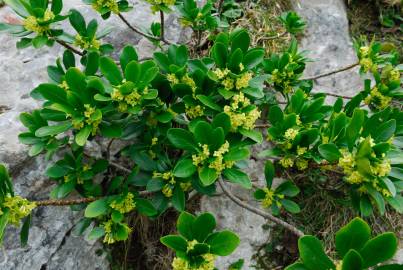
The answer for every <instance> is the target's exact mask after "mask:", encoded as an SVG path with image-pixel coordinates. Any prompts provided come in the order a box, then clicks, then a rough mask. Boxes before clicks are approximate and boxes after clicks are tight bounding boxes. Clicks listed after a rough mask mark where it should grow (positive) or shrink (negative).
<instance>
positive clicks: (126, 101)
mask: <svg viewBox="0 0 403 270" xmlns="http://www.w3.org/2000/svg"><path fill="white" fill-rule="evenodd" d="M147 92H148V89H147V88H146V89H144V90H143V93H144V94H147ZM111 98H112V100H114V101H118V102H119V105H118V111H119V112H126V111H127V109H128V106H131V107H134V106H136V105H139V104H140V102H141V95H140V94H139V92H138V91H137V90H136V89H134V90H133V91H132V92H131V93H130V94H128V95H123V94H122V93H121V92H120V91H119V89H116V88H115V89H113V92H112V94H111Z"/></svg>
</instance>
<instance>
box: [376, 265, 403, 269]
mask: <svg viewBox="0 0 403 270" xmlns="http://www.w3.org/2000/svg"><path fill="white" fill-rule="evenodd" d="M402 269H403V264H388V265H382V266H378V267H376V268H375V270H402Z"/></svg>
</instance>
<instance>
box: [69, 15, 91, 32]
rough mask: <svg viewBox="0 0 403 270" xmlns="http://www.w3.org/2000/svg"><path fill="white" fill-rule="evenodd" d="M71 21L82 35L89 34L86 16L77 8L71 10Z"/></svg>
mask: <svg viewBox="0 0 403 270" xmlns="http://www.w3.org/2000/svg"><path fill="white" fill-rule="evenodd" d="M69 21H70V24H71V26H73V28H74V29H75V30H76V31H77V32H78V33H79V34H80V35H82V36H86V35H87V26H86V24H85V20H84V17H83V16H82V15H81V13H80V12H78V11H77V10H75V9H71V10H70V16H69Z"/></svg>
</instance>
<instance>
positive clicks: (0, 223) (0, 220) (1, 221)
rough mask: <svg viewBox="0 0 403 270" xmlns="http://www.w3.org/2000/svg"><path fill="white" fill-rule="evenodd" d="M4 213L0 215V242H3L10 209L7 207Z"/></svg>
mask: <svg viewBox="0 0 403 270" xmlns="http://www.w3.org/2000/svg"><path fill="white" fill-rule="evenodd" d="M2 211H3V214H2V215H1V216H0V244H1V243H2V242H3V237H4V231H5V230H6V226H7V224H8V216H9V215H10V212H9V209H8V208H5V209H3V210H2Z"/></svg>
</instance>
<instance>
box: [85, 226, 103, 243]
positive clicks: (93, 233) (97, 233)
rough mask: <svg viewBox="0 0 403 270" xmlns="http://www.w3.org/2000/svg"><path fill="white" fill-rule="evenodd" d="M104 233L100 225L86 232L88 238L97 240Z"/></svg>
mask: <svg viewBox="0 0 403 270" xmlns="http://www.w3.org/2000/svg"><path fill="white" fill-rule="evenodd" d="M104 235H105V229H104V228H102V227H95V228H94V229H92V231H91V232H90V233H89V234H88V236H87V237H88V240H97V239H99V238H101V237H102V236H104Z"/></svg>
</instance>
